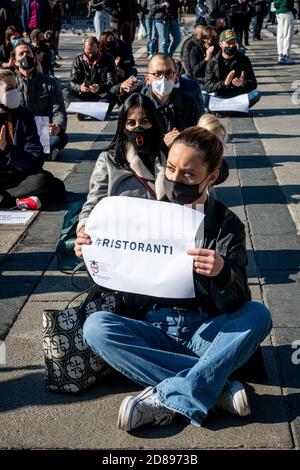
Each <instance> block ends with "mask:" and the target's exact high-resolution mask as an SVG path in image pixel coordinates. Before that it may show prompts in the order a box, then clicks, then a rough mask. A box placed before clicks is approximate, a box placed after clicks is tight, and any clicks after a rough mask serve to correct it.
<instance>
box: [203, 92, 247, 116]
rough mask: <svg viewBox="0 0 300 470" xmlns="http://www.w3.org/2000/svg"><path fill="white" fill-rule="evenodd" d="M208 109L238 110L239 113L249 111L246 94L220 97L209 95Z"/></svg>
mask: <svg viewBox="0 0 300 470" xmlns="http://www.w3.org/2000/svg"><path fill="white" fill-rule="evenodd" d="M209 109H210V111H239V112H240V113H248V112H249V98H248V94H247V93H244V94H243V95H239V96H235V97H234V98H220V97H218V96H210V98H209Z"/></svg>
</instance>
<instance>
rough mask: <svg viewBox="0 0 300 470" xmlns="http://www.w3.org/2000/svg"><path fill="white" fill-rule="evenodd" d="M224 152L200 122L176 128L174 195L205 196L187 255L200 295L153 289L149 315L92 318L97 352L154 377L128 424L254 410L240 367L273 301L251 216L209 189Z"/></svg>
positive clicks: (170, 173) (140, 377) (145, 378)
mask: <svg viewBox="0 0 300 470" xmlns="http://www.w3.org/2000/svg"><path fill="white" fill-rule="evenodd" d="M222 158H223V144H222V142H221V140H220V139H219V138H218V137H217V136H216V135H215V134H214V133H212V132H209V131H208V130H206V129H203V128H200V127H197V126H195V127H191V128H188V129H185V130H184V131H183V132H181V133H180V134H179V135H178V137H176V139H175V140H174V142H173V144H172V146H171V148H170V150H169V156H168V160H167V166H166V171H165V177H164V189H165V194H166V197H167V199H168V201H170V202H172V203H176V204H182V205H184V204H189V205H192V208H193V209H195V210H197V205H198V204H201V205H204V212H205V219H204V241H203V245H202V246H199V244H200V240H199V239H198V237H197V235H196V240H195V248H191V249H190V250H189V251H188V252H187V254H186V256H192V257H193V266H194V286H195V293H196V295H195V298H193V299H181V300H180V299H176V300H174V299H159V298H158V299H153V298H149V302H148V304H147V305H146V306H145V309H144V312H145V315H144V318H143V319H142V320H140V319H133V318H126V317H123V316H121V315H117V314H115V313H110V312H104V311H99V312H96V313H94V314H92V315H91V316H89V318H88V319H87V320H86V322H85V324H84V328H83V333H84V339H85V341H86V343H87V344H88V345H89V346H90V347H91V348H92V349H93V351H94V352H95V353H96V354H98V355H99V356H101V357H102V358H103V359H104V360H105V361H106V362H107V363H108V364H110V365H111V366H112V367H113V368H114V369H116V370H118V371H119V372H121V373H122V374H124V375H125V376H126V377H128V378H129V379H131V380H133V381H135V382H137V383H138V384H141V385H143V386H147V388H146V389H145V390H144V391H142V392H141V393H140V394H138V395H137V396H135V397H134V396H128V397H127V398H125V399H124V401H123V402H122V404H121V407H120V410H119V416H118V427H119V428H120V429H122V430H124V431H130V430H133V429H135V428H138V427H140V426H145V425H154V424H159V425H166V424H169V423H171V421H172V420H173V418H174V416H175V414H176V413H178V414H179V415H183V416H185V417H186V418H188V420H189V421H190V422H191V423H192V424H193V425H195V426H202V424H203V421H204V419H205V418H206V416H207V414H208V411H209V410H210V409H211V408H213V407H217V408H221V409H225V410H227V411H229V412H232V413H234V414H235V415H238V416H247V415H249V414H250V412H251V411H250V405H249V402H248V397H247V394H246V390H245V388H244V387H243V385H242V384H241V383H240V382H238V381H231V380H230V376H231V374H232V373H233V372H234V371H236V370H237V369H239V368H240V367H241V366H242V365H243V364H245V363H246V362H247V361H248V359H249V358H250V357H251V356H252V355H253V353H254V351H255V350H256V349H257V348H258V346H259V345H260V343H261V341H262V340H263V339H264V338H265V337H266V335H268V333H269V332H270V330H271V326H272V320H271V315H270V312H269V311H268V309H267V308H266V307H265V306H264V305H263V304H261V303H258V302H252V301H251V295H250V290H249V287H248V282H247V274H246V265H247V256H246V247H245V227H244V225H243V224H242V222H241V221H240V220H239V218H238V217H237V216H236V215H235V214H233V213H232V212H231V211H230V210H229V209H228V208H226V207H225V206H224V205H223V204H222V203H221V202H219V201H216V200H215V199H214V198H212V197H211V196H209V192H208V187H209V186H211V185H212V184H213V183H214V182H215V181H216V180H217V178H218V175H219V168H220V165H221V162H222ZM166 204H168V202H166ZM202 207H203V206H202ZM174 289H176V286H174ZM140 298H141V296H138V295H137V296H136V303H137V304H139V300H140ZM133 311H134V310H133Z"/></svg>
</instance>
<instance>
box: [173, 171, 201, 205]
mask: <svg viewBox="0 0 300 470" xmlns="http://www.w3.org/2000/svg"><path fill="white" fill-rule="evenodd" d="M208 176H209V175H208ZM208 176H206V177H205V178H204V180H202V181H200V183H198V184H185V183H178V181H172V180H169V179H168V178H167V177H166V176H165V177H164V189H165V193H166V196H167V198H168V200H169V201H170V202H175V203H176V204H181V205H184V204H192V203H193V202H195V201H197V199H199V198H200V197H201V196H202V194H203V193H204V191H205V189H206V186H207V185H206V186H205V187H204V188H203V190H202V191H201V192H200V193H199V186H200V184H202V183H203V181H205V180H206V178H208Z"/></svg>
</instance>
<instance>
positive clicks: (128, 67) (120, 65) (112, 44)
mask: <svg viewBox="0 0 300 470" xmlns="http://www.w3.org/2000/svg"><path fill="white" fill-rule="evenodd" d="M99 49H100V52H109V54H111V55H112V56H113V57H114V59H115V64H116V67H117V77H118V82H123V81H124V80H126V79H127V78H129V77H130V76H131V75H134V76H136V75H137V69H136V68H135V66H134V65H135V64H134V58H133V54H132V50H131V48H130V47H129V46H128V45H127V44H126V42H124V41H122V40H121V39H118V38H117V37H116V35H115V33H114V32H113V31H104V32H103V33H102V34H101V36H100V38H99Z"/></svg>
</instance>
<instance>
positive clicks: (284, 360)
mask: <svg viewBox="0 0 300 470" xmlns="http://www.w3.org/2000/svg"><path fill="white" fill-rule="evenodd" d="M275 338H276V339H275V343H276V344H275V351H276V355H277V357H278V359H279V366H280V374H281V379H282V384H283V387H285V388H286V389H287V392H288V394H287V397H286V400H287V403H288V406H289V407H290V408H294V409H297V410H299V411H300V327H299V328H276V329H275Z"/></svg>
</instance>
